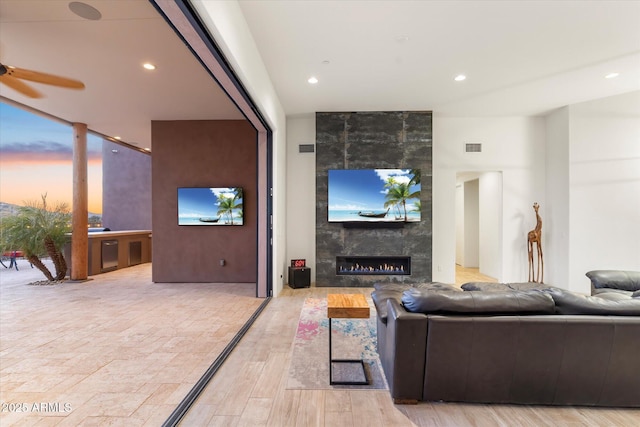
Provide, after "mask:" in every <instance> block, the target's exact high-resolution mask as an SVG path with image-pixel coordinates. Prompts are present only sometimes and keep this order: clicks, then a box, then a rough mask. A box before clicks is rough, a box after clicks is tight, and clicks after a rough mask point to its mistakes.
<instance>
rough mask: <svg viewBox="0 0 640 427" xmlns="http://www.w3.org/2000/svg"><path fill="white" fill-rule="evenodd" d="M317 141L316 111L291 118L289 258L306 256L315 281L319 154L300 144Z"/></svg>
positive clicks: (288, 123) (288, 193) (288, 197)
mask: <svg viewBox="0 0 640 427" xmlns="http://www.w3.org/2000/svg"><path fill="white" fill-rule="evenodd" d="M315 142H316V120H315V115H310V116H308V117H298V118H289V119H288V120H287V176H288V179H287V212H288V213H289V214H288V215H287V250H286V259H287V260H291V259H300V258H303V259H306V260H307V266H309V267H311V282H312V283H315V281H316V279H315V277H316V269H315V259H316V202H315V199H316V155H315V150H314V152H313V153H300V152H299V148H298V146H299V145H300V144H314V145H315Z"/></svg>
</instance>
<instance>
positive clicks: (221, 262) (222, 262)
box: [220, 259, 226, 267]
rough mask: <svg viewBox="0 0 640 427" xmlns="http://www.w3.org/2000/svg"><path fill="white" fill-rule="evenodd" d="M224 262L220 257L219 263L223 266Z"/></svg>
mask: <svg viewBox="0 0 640 427" xmlns="http://www.w3.org/2000/svg"><path fill="white" fill-rule="evenodd" d="M225 264H226V262H225V260H223V259H221V260H220V265H221V266H223V267H224V265H225Z"/></svg>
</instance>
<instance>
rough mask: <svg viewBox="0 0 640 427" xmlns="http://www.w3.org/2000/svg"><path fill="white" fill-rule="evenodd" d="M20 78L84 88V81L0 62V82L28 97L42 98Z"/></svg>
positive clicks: (71, 87) (53, 84) (72, 87)
mask: <svg viewBox="0 0 640 427" xmlns="http://www.w3.org/2000/svg"><path fill="white" fill-rule="evenodd" d="M22 80H28V81H32V82H36V83H44V84H47V85H52V86H59V87H64V88H68V89H84V83H82V82H81V81H79V80H74V79H70V78H67V77H60V76H56V75H53V74H47V73H41V72H39V71H31V70H26V69H24V68H16V67H11V66H9V65H3V64H0V83H4V84H5V85H7V86H9V87H10V88H12V89H14V90H16V91H18V92H20V93H21V94H23V95H25V96H28V97H30V98H42V94H41V93H40V92H38V91H37V90H35V89H34V88H32V87H31V86H29V85H28V84H26V83H24V82H23V81H22Z"/></svg>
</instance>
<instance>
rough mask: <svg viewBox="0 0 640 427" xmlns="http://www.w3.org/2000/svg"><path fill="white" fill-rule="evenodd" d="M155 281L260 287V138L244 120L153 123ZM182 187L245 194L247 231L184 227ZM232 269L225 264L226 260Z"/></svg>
mask: <svg viewBox="0 0 640 427" xmlns="http://www.w3.org/2000/svg"><path fill="white" fill-rule="evenodd" d="M151 136H152V141H153V146H152V150H153V154H152V156H151V157H152V172H151V175H152V181H153V188H152V223H153V241H152V251H153V263H152V280H153V281H154V282H212V283H214V282H249V283H251V282H256V281H257V248H258V243H257V240H258V232H257V229H258V227H257V218H258V204H257V200H258V197H257V195H258V187H257V133H256V131H255V129H254V128H253V127H252V126H251V124H249V123H248V122H247V121H244V120H219V121H209V120H184V121H152V122H151ZM178 187H242V188H243V191H244V193H243V196H244V224H243V225H242V226H179V225H178V203H177V194H178ZM221 259H224V260H225V265H224V266H221V265H220V260H221Z"/></svg>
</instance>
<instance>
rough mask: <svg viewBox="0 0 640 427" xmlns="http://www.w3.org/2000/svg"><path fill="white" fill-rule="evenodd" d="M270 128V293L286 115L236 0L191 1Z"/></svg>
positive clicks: (281, 228)
mask: <svg viewBox="0 0 640 427" xmlns="http://www.w3.org/2000/svg"><path fill="white" fill-rule="evenodd" d="M192 3H193V5H194V6H195V8H196V10H197V11H198V13H199V15H200V16H201V18H202V20H203V22H204V24H205V25H206V26H207V28H208V29H209V30H210V31H211V34H212V35H213V37H214V39H215V40H216V43H217V44H218V46H219V47H220V49H221V50H222V52H223V54H224V56H225V58H226V59H227V61H228V62H229V64H230V65H231V67H232V68H233V70H234V72H235V73H236V75H237V76H238V78H239V79H240V81H241V82H242V84H243V85H244V86H245V88H246V89H247V91H248V92H249V93H250V94H251V98H252V100H253V102H254V103H255V104H256V106H257V107H258V109H259V110H260V112H261V113H262V114H263V116H264V118H265V120H266V121H267V122H268V123H269V126H270V127H271V129H272V130H273V276H272V278H273V294H274V296H277V295H278V293H279V292H280V291H281V290H282V287H283V285H284V282H285V280H286V278H285V272H286V267H287V261H286V258H285V249H286V224H287V209H286V199H287V196H286V171H287V168H286V166H287V165H286V144H287V140H286V118H285V115H284V110H283V109H282V106H281V105H280V101H279V99H278V96H277V94H276V92H275V89H274V88H273V84H272V83H271V79H270V78H269V74H268V73H267V70H266V68H265V66H264V63H263V62H262V57H261V56H260V52H258V49H257V47H256V45H255V42H254V40H253V36H252V35H251V31H250V30H249V27H248V25H247V23H246V21H245V19H244V15H243V14H242V11H241V9H240V6H239V4H238V2H237V1H192Z"/></svg>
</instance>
